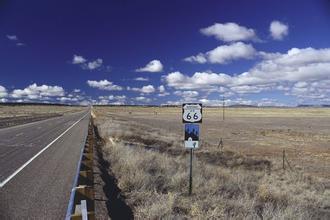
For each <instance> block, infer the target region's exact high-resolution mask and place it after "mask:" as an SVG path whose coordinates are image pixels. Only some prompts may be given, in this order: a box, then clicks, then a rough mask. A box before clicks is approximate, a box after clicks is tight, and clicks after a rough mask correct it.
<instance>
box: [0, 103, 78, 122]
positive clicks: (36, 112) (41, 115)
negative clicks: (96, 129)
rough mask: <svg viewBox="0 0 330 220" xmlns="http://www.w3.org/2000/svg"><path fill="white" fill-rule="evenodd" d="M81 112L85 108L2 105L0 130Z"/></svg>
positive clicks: (0, 108)
mask: <svg viewBox="0 0 330 220" xmlns="http://www.w3.org/2000/svg"><path fill="white" fill-rule="evenodd" d="M79 110H83V107H73V106H72V107H71V106H55V105H4V104H3V105H0V128H3V127H9V126H14V125H19V124H24V123H29V122H33V121H39V120H43V119H47V118H50V117H56V116H61V115H63V114H66V113H71V112H76V111H79Z"/></svg>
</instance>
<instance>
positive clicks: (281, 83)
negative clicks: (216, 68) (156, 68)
mask: <svg viewBox="0 0 330 220" xmlns="http://www.w3.org/2000/svg"><path fill="white" fill-rule="evenodd" d="M262 58H263V59H262V60H261V61H260V62H259V63H257V64H256V65H255V66H254V67H253V68H251V69H250V70H248V71H247V72H243V73H241V74H238V75H234V76H231V75H229V74H225V73H219V74H218V73H212V72H196V73H194V74H193V75H192V76H188V75H185V74H182V73H180V72H172V73H169V74H168V75H167V76H165V77H164V78H163V79H164V80H165V82H166V83H167V85H168V86H169V87H173V88H175V89H180V90H190V89H204V90H216V89H217V88H218V87H219V86H222V87H226V88H228V89H229V90H230V91H232V92H234V93H236V94H247V93H258V92H261V91H266V90H267V91H268V90H280V91H283V92H285V94H287V95H295V96H304V97H306V98H308V97H310V98H313V97H314V98H316V97H318V98H322V97H323V96H322V95H321V94H322V93H323V94H325V96H329V95H330V94H329V89H327V88H329V86H330V84H328V82H330V72H329V69H330V48H325V49H314V48H304V49H298V48H292V49H290V50H288V51H287V53H283V54H282V53H263V54H262ZM308 94H309V96H308ZM318 95H319V96H318Z"/></svg>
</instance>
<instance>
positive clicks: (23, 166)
mask: <svg viewBox="0 0 330 220" xmlns="http://www.w3.org/2000/svg"><path fill="white" fill-rule="evenodd" d="M89 113H90V111H88V113H87V114H85V115H84V116H83V117H82V118H80V119H79V120H78V121H76V122H75V123H74V124H73V125H71V126H70V127H69V128H68V129H66V130H65V131H64V132H63V133H62V134H60V136H58V137H57V138H55V139H54V140H53V141H52V142H50V143H49V144H48V145H47V146H46V147H44V148H43V149H42V150H41V151H39V152H38V153H37V154H36V155H34V156H33V157H32V158H31V159H30V160H28V161H27V162H25V163H24V164H23V165H22V166H21V167H20V168H18V169H17V170H16V171H15V172H14V173H12V174H11V175H10V176H9V177H7V178H6V179H5V180H4V181H3V182H1V183H0V188H2V187H4V185H6V184H7V183H8V182H9V181H10V180H11V179H12V178H14V177H15V176H16V175H17V174H18V173H19V172H21V171H22V170H23V169H24V168H25V167H26V166H27V165H29V164H30V163H31V162H32V161H33V160H34V159H36V158H37V157H38V156H39V155H40V154H42V153H43V152H44V151H45V150H47V149H48V148H49V147H50V146H51V145H52V144H54V143H55V142H56V141H57V140H58V139H60V138H61V137H62V136H63V135H65V134H66V133H67V132H68V131H69V130H70V129H71V128H73V127H74V126H75V125H76V124H78V123H79V122H80V121H81V120H83V119H84V118H85V117H86V116H87V115H88V114H89Z"/></svg>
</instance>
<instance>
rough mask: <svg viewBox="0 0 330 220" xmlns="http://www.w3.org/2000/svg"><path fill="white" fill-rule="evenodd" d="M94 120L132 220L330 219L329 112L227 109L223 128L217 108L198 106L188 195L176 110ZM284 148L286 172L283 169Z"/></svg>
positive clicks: (127, 111)
mask: <svg viewBox="0 0 330 220" xmlns="http://www.w3.org/2000/svg"><path fill="white" fill-rule="evenodd" d="M93 112H94V114H95V116H96V123H97V126H98V128H99V131H100V134H101V136H102V137H103V138H104V140H105V145H104V148H103V151H104V154H105V157H106V158H107V159H108V160H109V163H110V164H111V173H113V175H114V176H115V177H116V178H117V181H118V186H119V188H120V189H121V190H122V193H123V195H124V196H125V197H126V202H127V203H128V205H129V206H130V207H132V209H133V210H134V216H135V217H136V218H138V219H144V218H149V219H150V218H151V219H153V218H160V217H163V218H179V219H180V218H183V219H185V218H221V219H243V218H244V219H258V218H261V217H263V218H265V219H315V218H320V219H327V218H329V216H330V200H329V198H330V172H329V169H330V134H329V124H330V109H325V108H314V109H313V108H311V109H308V108H298V109H294V108H292V109H291V108H290V109H286V108H283V109H280V108H228V109H226V114H225V120H224V121H223V120H222V110H221V109H215V108H205V109H204V110H203V123H202V125H201V129H202V130H201V132H202V133H201V138H202V140H201V147H200V149H198V150H196V152H195V158H196V160H195V163H194V190H193V191H194V195H193V196H192V197H189V196H187V180H188V173H187V172H188V154H187V151H186V150H185V149H184V148H183V142H182V139H183V125H182V121H181V109H180V108H144V107H95V108H94V110H93ZM220 138H223V143H224V149H223V150H221V149H220V148H219V147H218V143H219V140H220ZM283 149H285V150H286V154H287V159H288V161H289V163H290V166H291V168H292V170H291V169H289V167H288V165H286V170H285V171H283V170H282V150H283Z"/></svg>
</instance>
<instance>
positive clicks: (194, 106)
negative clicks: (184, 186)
mask: <svg viewBox="0 0 330 220" xmlns="http://www.w3.org/2000/svg"><path fill="white" fill-rule="evenodd" d="M182 122H183V123H185V126H184V146H185V148H187V149H189V150H190V165H189V195H191V194H192V182H193V180H192V168H193V153H194V149H196V148H198V147H199V146H198V145H199V124H197V123H202V104H199V103H186V104H183V105H182Z"/></svg>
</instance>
